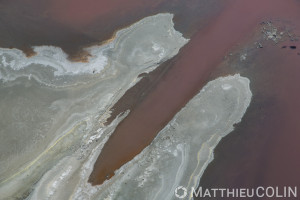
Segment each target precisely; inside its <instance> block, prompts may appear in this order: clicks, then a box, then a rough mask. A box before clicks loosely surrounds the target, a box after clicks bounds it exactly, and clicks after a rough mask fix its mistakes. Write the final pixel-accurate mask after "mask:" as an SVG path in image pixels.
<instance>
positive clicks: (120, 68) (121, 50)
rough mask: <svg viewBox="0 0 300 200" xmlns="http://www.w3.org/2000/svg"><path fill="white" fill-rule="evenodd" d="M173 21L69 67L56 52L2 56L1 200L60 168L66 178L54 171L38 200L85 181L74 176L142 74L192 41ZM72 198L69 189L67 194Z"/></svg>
mask: <svg viewBox="0 0 300 200" xmlns="http://www.w3.org/2000/svg"><path fill="white" fill-rule="evenodd" d="M172 18H173V15H171V14H158V15H155V16H151V17H147V18H144V19H143V20H141V21H139V22H137V23H135V24H134V25H132V26H130V27H128V28H126V29H124V30H121V31H119V32H118V33H117V35H116V38H115V40H114V41H112V42H110V43H108V44H106V45H104V46H94V47H91V48H89V49H87V50H88V52H89V53H90V54H91V58H90V62H89V63H71V62H70V61H68V60H67V59H66V58H67V57H66V55H65V54H64V53H63V52H62V51H61V50H60V49H59V48H55V47H48V46H43V47H35V50H36V51H37V52H38V54H37V55H35V56H33V57H31V58H26V57H25V56H24V55H23V54H22V52H21V51H19V50H15V49H12V50H7V49H1V50H0V54H1V61H2V62H1V64H0V79H1V81H2V82H1V87H0V96H1V98H0V106H1V113H2V114H1V116H0V125H1V130H0V158H1V159H0V196H1V199H15V198H21V199H23V198H24V196H28V195H29V194H30V193H31V191H32V189H33V188H34V187H35V186H34V184H36V183H37V181H38V180H39V179H40V178H42V177H43V178H42V179H41V182H42V180H44V179H46V177H47V175H45V176H43V174H44V173H45V172H46V171H48V170H50V169H52V170H55V169H56V168H53V167H54V166H55V165H60V164H61V165H60V166H61V167H57V169H59V170H61V172H62V173H63V175H62V176H61V175H59V174H60V173H57V176H55V177H56V178H57V181H54V182H53V183H51V187H50V186H49V188H47V190H45V191H44V193H43V194H40V195H42V196H43V197H40V196H39V194H38V196H37V198H38V199H47V198H48V197H49V199H51V198H53V199H55V196H56V195H58V194H57V193H56V192H55V191H56V190H57V189H58V188H60V187H61V185H60V183H59V182H60V181H63V180H65V179H67V178H70V177H71V178H72V179H74V180H76V179H77V182H78V181H79V180H80V179H81V178H80V176H79V174H80V173H75V175H74V174H73V173H74V172H81V171H82V170H83V169H84V167H83V168H82V164H83V163H84V162H85V161H86V159H88V157H89V155H90V153H91V151H92V150H93V149H94V148H95V147H96V146H97V145H98V144H99V143H101V144H103V143H104V142H105V141H106V139H107V138H108V136H109V134H110V133H111V131H112V130H113V129H114V126H113V125H116V123H117V122H118V120H120V119H121V118H120V119H117V120H116V121H115V122H114V123H112V126H110V127H105V126H104V125H103V123H104V122H105V120H106V119H107V117H108V116H109V113H108V110H109V109H110V108H111V106H112V105H113V104H114V103H115V102H116V100H118V99H119V98H120V97H121V96H122V95H123V94H124V92H125V91H126V90H127V89H129V88H130V87H131V86H132V85H134V84H135V83H136V81H137V80H138V79H139V78H138V75H139V74H141V73H144V72H147V71H150V70H153V69H154V68H156V67H157V66H158V65H159V64H160V63H161V62H164V61H165V60H168V59H169V58H171V57H173V56H174V55H176V54H177V53H178V51H179V49H180V48H181V47H182V46H183V45H184V44H186V43H187V42H188V40H187V39H185V38H183V37H182V35H181V33H179V32H177V31H175V29H174V28H173V26H174V24H173V22H172ZM12 122H14V123H12ZM12 144H13V145H12ZM65 162H71V163H72V167H68V166H65ZM58 163H59V164H58ZM88 168H92V163H91V164H90V165H89V166H88ZM83 171H84V170H83ZM49 173H50V172H49ZM81 173H83V172H81ZM76 174H77V175H76ZM55 177H54V176H52V178H55ZM77 182H76V181H74V182H73V183H74V185H76V183H77ZM49 184H50V182H49ZM74 185H73V186H74ZM41 187H42V186H41ZM37 190H38V189H37ZM37 190H36V191H37ZM71 193H72V184H70V185H68V188H67V189H66V190H65V191H64V195H67V196H68V194H71ZM36 194H37V193H34V195H36ZM34 195H33V196H32V198H34ZM56 199H57V198H56ZM58 199H60V198H58ZM62 199H65V198H62Z"/></svg>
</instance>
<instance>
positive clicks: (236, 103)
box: [30, 75, 252, 200]
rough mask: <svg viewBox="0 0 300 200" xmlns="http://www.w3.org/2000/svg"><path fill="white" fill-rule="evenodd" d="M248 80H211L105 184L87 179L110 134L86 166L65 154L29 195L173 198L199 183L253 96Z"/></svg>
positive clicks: (81, 197)
mask: <svg viewBox="0 0 300 200" xmlns="http://www.w3.org/2000/svg"><path fill="white" fill-rule="evenodd" d="M249 83H250V82H249V80H248V79H247V78H244V77H241V76H240V75H234V76H228V77H224V78H218V79H216V80H214V81H211V82H209V83H208V84H207V85H206V86H205V87H204V88H203V89H202V90H201V91H200V93H199V94H198V95H196V96H195V97H194V98H193V99H192V100H191V101H190V102H189V103H188V104H187V105H186V106H185V107H184V108H183V109H182V110H181V111H180V112H179V113H177V115H176V116H175V117H174V119H173V120H172V121H171V122H170V123H169V124H168V125H167V126H166V127H165V128H164V129H163V130H162V131H161V132H160V133H159V134H158V136H157V137H156V138H155V140H154V141H153V142H152V144H151V145H150V146H148V147H147V148H146V149H144V150H143V152H142V153H140V154H139V155H138V156H136V157H135V158H134V159H133V160H132V161H130V162H129V163H127V164H126V165H124V166H123V167H122V168H121V169H119V170H118V171H116V175H115V176H114V177H112V178H111V179H110V180H108V181H106V182H105V183H104V184H103V185H101V186H91V185H90V184H89V183H87V179H88V176H89V173H90V171H91V166H92V165H93V163H94V162H95V160H96V158H97V155H98V153H99V152H100V151H101V148H102V147H103V144H104V142H105V140H106V139H107V138H106V139H104V140H103V141H102V142H101V144H99V145H97V147H96V148H94V150H93V151H92V153H91V156H90V157H89V159H87V161H86V162H85V163H84V164H83V167H82V166H80V165H81V164H80V162H79V161H78V160H76V159H74V158H72V157H66V158H65V159H64V160H61V162H60V163H59V164H57V166H55V167H54V168H53V169H51V170H50V171H48V172H47V173H46V174H45V175H44V176H43V178H42V179H41V181H39V182H38V184H37V186H36V188H35V190H34V192H33V194H32V196H31V198H30V199H64V198H67V197H70V196H71V197H72V199H149V200H150V199H151V200H153V199H158V200H160V199H166V200H167V199H175V196H174V190H175V188H176V187H177V186H179V185H185V186H187V187H188V188H189V187H195V186H197V184H198V181H199V179H200V177H201V175H202V173H203V171H204V169H205V168H206V166H207V165H208V163H209V162H210V161H211V160H212V159H213V149H214V147H215V146H216V145H217V143H218V142H219V141H220V139H221V138H222V137H223V136H225V135H226V134H228V133H229V132H231V131H232V130H233V125H234V124H236V123H238V122H240V120H241V119H242V117H243V115H244V113H245V112H246V109H247V107H248V106H249V104H250V101H251V97H252V93H251V91H250V88H249ZM224 86H230V89H228V87H227V88H226V89H224ZM118 121H120V119H118V120H117V121H114V122H113V124H111V125H110V126H109V127H108V129H109V130H110V131H111V130H112V129H113V128H114V127H115V126H116V125H117V123H118ZM100 132H101V134H102V131H100Z"/></svg>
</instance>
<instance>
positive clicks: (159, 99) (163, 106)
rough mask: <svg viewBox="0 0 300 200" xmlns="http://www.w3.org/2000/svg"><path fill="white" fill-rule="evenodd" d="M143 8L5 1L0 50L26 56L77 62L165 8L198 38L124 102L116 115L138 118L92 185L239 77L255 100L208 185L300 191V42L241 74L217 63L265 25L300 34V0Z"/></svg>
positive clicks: (262, 52)
mask: <svg viewBox="0 0 300 200" xmlns="http://www.w3.org/2000/svg"><path fill="white" fill-rule="evenodd" d="M140 2H141V1H137V0H130V1H128V2H126V4H124V3H123V2H122V1H120V0H118V1H108V0H105V1H101V3H100V1H92V0H88V1H84V3H83V1H79V0H78V1H77V0H61V1H59V0H55V1H50V0H46V1H40V0H22V1H20V0H3V1H1V2H0V46H1V47H17V48H20V49H23V50H24V51H26V52H27V53H28V55H32V54H33V52H32V51H31V50H30V46H32V45H55V46H59V47H61V48H62V49H63V50H64V51H66V52H67V53H68V54H69V55H71V56H72V57H73V58H74V57H76V58H78V57H79V60H80V59H81V58H80V55H81V53H82V52H81V49H82V47H84V46H89V45H91V44H94V43H99V42H102V41H105V40H107V39H109V38H110V37H111V36H112V35H113V33H114V32H115V31H116V30H118V29H120V28H122V27H125V26H128V25H130V24H131V23H133V22H135V21H137V20H139V19H141V18H143V17H145V16H148V15H151V14H155V13H158V12H172V13H175V19H174V21H175V25H176V26H175V27H176V29H177V30H179V31H181V32H183V33H184V35H185V36H188V37H190V36H192V38H191V41H190V43H189V44H188V45H187V46H186V47H184V48H183V49H182V50H181V51H180V54H179V55H178V56H176V57H175V58H174V59H172V60H170V61H168V62H166V63H164V64H163V65H162V66H160V67H159V69H157V70H156V71H155V72H153V73H151V74H150V75H148V76H147V77H146V78H145V79H143V83H142V84H141V83H139V84H138V85H137V87H134V88H133V89H132V90H131V91H133V92H131V93H130V92H128V93H127V96H124V98H122V99H121V100H120V102H118V103H117V105H116V107H115V112H114V113H113V115H114V116H116V115H117V114H118V113H120V112H121V111H124V110H126V108H130V109H131V111H132V112H131V113H130V115H129V116H128V117H127V118H126V119H125V120H124V121H123V122H121V124H120V125H119V126H118V127H117V129H116V131H115V133H114V134H113V136H112V137H111V138H110V140H109V141H108V143H107V144H106V145H105V147H104V149H103V152H102V153H101V155H100V157H99V159H98V160H97V162H96V164H95V168H94V171H93V173H92V175H91V177H90V181H91V182H92V183H93V184H99V183H102V182H103V181H104V180H105V179H106V176H107V175H108V177H110V176H112V175H113V171H114V170H115V169H118V168H119V167H120V166H122V165H123V164H124V163H126V162H127V161H129V160H131V159H132V158H133V157H134V156H135V155H136V154H138V153H139V152H140V151H141V150H142V149H143V148H144V147H146V146H147V145H148V144H149V143H150V142H151V141H152V140H153V138H154V137H155V136H156V134H157V133H158V132H159V130H161V128H163V127H164V126H165V125H166V124H167V122H168V121H169V120H170V119H171V118H172V117H173V116H174V114H175V113H176V112H177V111H178V110H180V108H182V106H184V105H185V104H186V102H187V101H188V100H189V99H190V98H192V97H193V95H195V94H196V93H197V92H198V91H199V90H200V89H201V87H202V86H203V85H204V84H205V83H206V82H207V81H208V80H210V79H212V78H215V77H216V76H217V75H220V74H222V75H225V74H228V72H230V73H236V72H240V73H241V74H242V75H244V76H246V77H249V78H250V80H251V88H252V90H253V93H254V96H253V101H252V103H251V105H250V107H249V109H248V111H247V113H246V115H245V117H244V119H243V121H242V123H241V124H239V125H238V126H237V127H236V129H235V131H234V132H233V133H231V134H229V135H228V136H227V137H226V138H224V139H223V140H222V141H221V143H220V145H218V147H217V149H216V154H215V160H214V161H213V163H212V164H211V165H210V166H209V167H208V169H207V170H206V172H205V173H204V176H203V178H202V180H201V185H202V186H204V187H213V188H215V187H217V186H222V187H241V186H244V187H247V186H257V185H298V186H299V187H300V183H299V180H300V177H299V174H300V173H299V169H300V160H299V159H298V158H299V147H298V143H299V141H300V140H299V139H300V137H299V131H300V123H299V120H298V119H299V118H298V113H299V111H300V103H299V102H300V98H299V94H300V93H299V89H300V88H299V86H300V84H299V80H300V79H299V77H300V72H299V69H300V67H299V64H298V63H299V57H300V55H298V54H297V53H298V52H299V54H300V51H299V49H300V47H299V44H298V42H292V43H291V44H286V45H296V46H297V48H296V49H294V50H292V49H289V48H285V49H281V48H280V47H281V46H280V47H278V46H276V45H273V46H272V45H269V46H265V47H264V48H263V49H259V53H258V54H255V55H253V56H252V57H249V61H248V64H245V66H244V67H243V66H241V68H236V67H234V66H235V65H234V64H235V63H230V64H232V65H229V66H226V64H224V63H223V64H222V65H219V64H220V63H222V58H223V57H224V56H225V55H226V54H228V53H229V51H238V50H239V49H241V48H242V47H243V44H249V43H247V42H249V41H251V38H252V36H253V35H254V34H253V33H254V32H255V31H256V30H257V26H258V23H259V22H260V21H262V20H268V19H270V18H272V19H282V20H286V21H287V22H288V24H289V25H290V26H293V27H296V28H297V30H300V29H299V27H300V26H299V19H300V16H299V13H300V12H299V11H300V8H299V1H296V0H251V1H250V0H249V1H234V0H232V1H231V0H230V1H222V3H224V4H226V7H223V5H221V3H220V1H218V3H216V1H211V0H201V1H199V0H187V1H181V0H155V1H151V3H150V1H142V3H140ZM217 14H218V15H217ZM251 42H252V41H251ZM253 42H254V41H253ZM280 45H281V44H280ZM282 45H284V44H282ZM221 67H222V69H220V68H221ZM219 71H222V73H219ZM133 95H138V97H139V98H134V97H133ZM128 99H131V100H128ZM132 99H133V100H132ZM137 99H138V100H137ZM127 102H129V103H128V104H127ZM124 105H125V106H124ZM113 118H114V117H112V119H113ZM112 119H111V120H112Z"/></svg>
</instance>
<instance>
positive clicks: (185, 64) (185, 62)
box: [89, 1, 266, 185]
mask: <svg viewBox="0 0 300 200" xmlns="http://www.w3.org/2000/svg"><path fill="white" fill-rule="evenodd" d="M256 3H258V2H256ZM226 4H227V5H226V7H225V8H224V10H222V12H221V13H220V14H219V15H218V16H216V17H215V18H213V19H212V20H211V22H210V25H209V26H207V27H205V29H203V30H200V31H198V32H197V33H196V34H195V35H193V36H192V37H191V40H190V42H189V43H188V44H187V45H186V46H185V47H183V48H182V50H181V51H180V53H179V55H178V56H176V57H175V58H174V59H172V60H170V61H169V62H167V63H165V64H164V65H170V64H171V65H173V66H172V68H171V69H170V70H169V71H168V73H166V74H165V75H164V76H163V78H162V79H161V80H160V82H159V84H157V85H156V87H155V88H154V89H153V90H152V92H151V93H150V94H149V95H148V96H147V98H145V99H144V101H142V102H141V103H140V104H139V105H138V106H136V107H135V109H134V110H132V111H131V113H130V114H129V115H128V116H127V117H126V118H125V119H124V120H123V121H122V122H121V123H120V124H119V125H118V126H117V128H116V130H115V131H114V133H113V134H112V136H111V137H110V138H109V140H108V142H107V143H106V144H105V146H104V148H103V150H102V152H101V154H100V156H99V157H98V160H97V161H96V163H95V166H94V171H93V172H92V174H91V176H90V179H89V181H90V182H91V183H92V184H94V185H95V184H101V183H103V181H105V180H106V179H109V178H110V177H111V176H113V175H114V171H115V170H116V169H119V168H120V167H121V166H122V165H123V164H124V163H126V162H128V161H130V160H131V159H132V158H133V157H134V156H135V155H137V154H138V153H140V152H141V151H142V150H143V149H144V148H145V147H146V146H148V145H149V144H150V143H151V141H152V140H153V139H154V137H155V136H156V135H157V133H158V132H159V131H160V130H161V129H162V128H163V127H164V126H165V125H166V124H167V123H168V122H169V121H170V120H171V119H172V117H173V116H174V115H175V114H176V113H177V112H178V111H179V110H180V109H181V108H182V107H183V106H184V105H185V104H186V103H187V102H188V101H189V100H190V99H191V98H192V97H193V96H194V95H195V94H196V93H198V92H199V90H200V89H201V88H202V87H203V85H204V84H205V83H207V81H208V80H209V77H210V74H211V73H212V72H213V70H214V69H215V68H216V67H217V66H218V64H220V63H221V62H222V60H223V57H224V56H225V55H226V54H228V52H229V51H230V50H231V49H233V48H234V47H235V46H237V45H238V44H239V43H240V42H243V41H244V40H245V39H247V37H249V36H250V35H251V33H252V32H253V30H255V27H256V26H257V24H259V22H260V21H261V20H262V19H263V16H261V15H257V13H263V11H264V9H266V7H261V8H258V9H257V11H256V12H253V10H254V9H255V6H254V5H253V3H251V2H248V1H247V2H246V1H243V2H240V1H232V2H231V1H227V3H226ZM241 15H243V16H244V15H245V16H246V17H244V18H243V20H241V18H240V16H241ZM161 67H162V66H161Z"/></svg>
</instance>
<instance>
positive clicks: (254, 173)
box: [199, 1, 300, 199]
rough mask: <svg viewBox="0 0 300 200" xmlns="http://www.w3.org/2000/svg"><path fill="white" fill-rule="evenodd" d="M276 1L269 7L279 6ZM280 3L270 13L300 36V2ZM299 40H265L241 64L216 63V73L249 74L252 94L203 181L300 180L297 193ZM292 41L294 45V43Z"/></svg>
mask: <svg viewBox="0 0 300 200" xmlns="http://www.w3.org/2000/svg"><path fill="white" fill-rule="evenodd" d="M276 3H277V2H274V4H272V7H271V8H270V7H269V8H268V9H266V10H265V12H266V11H267V10H270V9H273V7H275V8H276V7H277V4H276ZM280 3H281V4H280V5H279V7H278V8H276V10H274V11H273V12H269V14H268V15H266V16H267V18H269V19H273V20H275V21H277V20H278V19H279V26H281V27H283V28H284V27H285V28H287V29H291V30H292V31H291V32H293V34H295V35H298V36H300V22H299V19H300V12H299V11H300V2H299V1H298V2H297V1H281V2H280ZM287 8H288V9H287ZM263 14H265V13H263ZM275 24H276V23H275ZM253 42H254V41H251V43H252V44H253ZM248 45H249V44H248ZM299 45H300V43H299V41H287V42H283V43H279V44H277V45H275V44H274V43H272V42H266V44H265V45H264V48H263V49H257V50H256V51H255V52H254V53H253V55H251V56H249V57H248V61H247V62H246V63H240V64H239V65H240V66H239V67H238V68H237V67H235V66H236V63H230V64H232V65H231V66H230V65H226V64H223V65H222V66H221V67H220V68H219V69H218V70H220V71H222V72H221V73H218V72H217V73H215V74H214V75H213V76H214V77H217V76H219V75H225V74H227V72H226V71H230V72H240V73H241V74H242V75H244V76H246V77H249V78H250V80H251V89H252V92H253V100H252V103H251V105H250V107H249V108H248V111H247V113H246V115H245V116H244V118H243V120H242V122H241V123H240V124H239V125H238V126H237V127H236V129H235V130H234V131H233V132H232V133H230V134H229V135H228V136H226V137H225V138H224V139H222V141H221V142H220V144H219V145H218V147H217V148H216V150H215V159H214V160H213V162H212V163H211V164H210V165H209V166H208V168H207V170H206V171H205V173H204V175H203V177H202V179H201V182H200V186H202V187H204V188H253V187H254V188H255V187H258V186H265V187H267V186H274V187H276V186H279V187H282V186H292V187H294V186H298V195H299V188H300V171H299V169H300V159H299V158H300V149H299V142H300V135H299V133H300V123H299V122H300V121H299V111H300V92H299V91H300V79H299V77H300V53H299V52H300V49H299ZM282 46H286V48H282ZM290 46H295V47H296V48H294V49H291V48H289V47H290ZM221 68H222V69H221ZM199 199H205V198H199ZM209 199H213V198H209ZM216 199H218V198H216ZM228 199H230V198H228ZM262 199H267V198H262ZM291 199H297V198H291Z"/></svg>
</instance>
